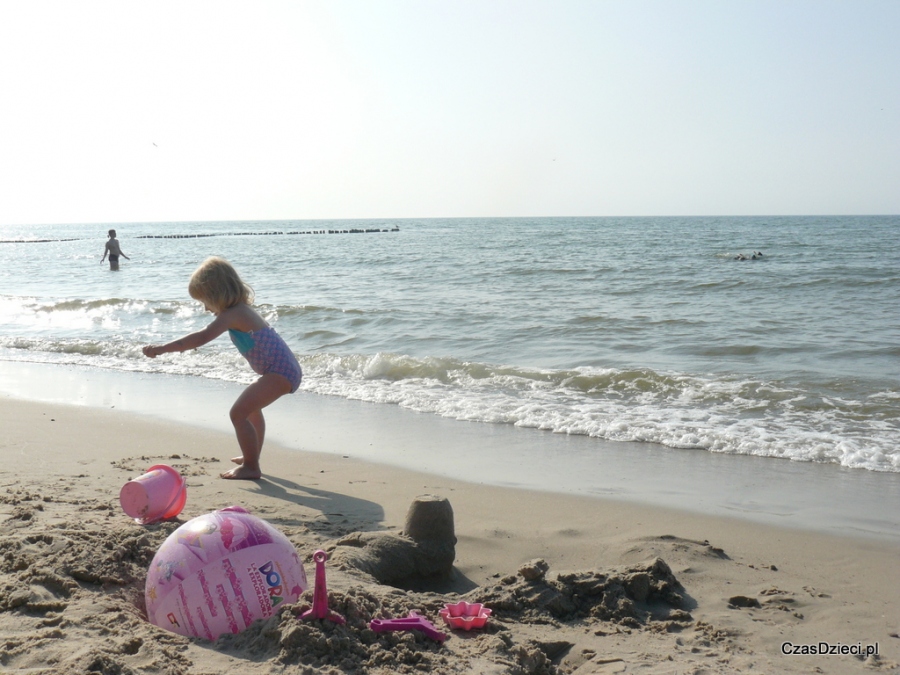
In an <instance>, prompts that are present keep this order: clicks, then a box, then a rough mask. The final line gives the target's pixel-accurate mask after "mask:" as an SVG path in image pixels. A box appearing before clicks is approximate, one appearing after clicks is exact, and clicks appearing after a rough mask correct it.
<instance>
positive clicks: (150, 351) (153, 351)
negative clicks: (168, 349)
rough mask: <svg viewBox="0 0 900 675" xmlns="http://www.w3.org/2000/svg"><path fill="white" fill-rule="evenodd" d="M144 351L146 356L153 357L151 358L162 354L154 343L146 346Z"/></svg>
mask: <svg viewBox="0 0 900 675" xmlns="http://www.w3.org/2000/svg"><path fill="white" fill-rule="evenodd" d="M143 352H144V356H146V357H148V358H151V359H155V358H156V357H157V356H159V355H160V354H161V352H160V351H159V349H158V348H157V347H154V346H153V345H147V346H146V347H144V349H143Z"/></svg>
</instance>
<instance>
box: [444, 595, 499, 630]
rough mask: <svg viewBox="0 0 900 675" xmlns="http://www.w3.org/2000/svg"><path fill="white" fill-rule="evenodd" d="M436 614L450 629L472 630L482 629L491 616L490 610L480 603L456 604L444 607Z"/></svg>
mask: <svg viewBox="0 0 900 675" xmlns="http://www.w3.org/2000/svg"><path fill="white" fill-rule="evenodd" d="M438 614H440V615H441V618H443V619H444V621H446V622H447V625H448V626H450V628H460V629H462V630H472V629H473V628H484V624H485V623H486V622H487V620H488V617H489V616H490V615H491V610H489V609H488V608H487V607H485V606H484V605H482V604H481V603H480V602H472V603H469V602H457V603H456V604H455V605H450V604H447V605H444V609H442V610H441V611H440V612H438Z"/></svg>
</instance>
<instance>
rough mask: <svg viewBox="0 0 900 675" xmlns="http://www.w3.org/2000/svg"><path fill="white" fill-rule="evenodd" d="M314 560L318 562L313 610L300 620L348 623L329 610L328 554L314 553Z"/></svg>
mask: <svg viewBox="0 0 900 675" xmlns="http://www.w3.org/2000/svg"><path fill="white" fill-rule="evenodd" d="M313 560H315V561H316V588H315V590H314V591H313V604H312V609H308V610H306V611H305V612H303V614H301V615H300V618H301V619H303V620H309V619H328V620H329V621H334V623H344V622H345V621H346V619H344V617H342V616H341V615H340V614H338V613H337V612H332V611H331V610H330V609H328V589H327V588H325V561H326V560H328V554H327V553H325V551H322V550H321V549H320V550H318V551H316V552H315V553H313Z"/></svg>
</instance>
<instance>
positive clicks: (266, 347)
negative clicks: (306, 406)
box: [228, 326, 303, 394]
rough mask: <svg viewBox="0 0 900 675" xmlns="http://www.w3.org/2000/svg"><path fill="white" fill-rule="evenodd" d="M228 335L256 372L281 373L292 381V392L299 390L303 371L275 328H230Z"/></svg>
mask: <svg viewBox="0 0 900 675" xmlns="http://www.w3.org/2000/svg"><path fill="white" fill-rule="evenodd" d="M228 335H229V336H230V337H231V341H232V342H233V343H234V346H235V347H237V349H238V351H239V352H240V353H241V354H242V355H243V357H244V358H245V359H247V362H248V363H249V364H250V367H251V368H253V370H254V371H255V372H257V373H259V374H260V375H267V374H269V373H275V374H276V375H281V376H282V377H284V378H285V379H287V381H288V382H290V383H291V393H292V394H293V393H294V392H295V391H297V387H299V386H300V380H301V378H302V377H303V371H302V370H300V364H299V363H297V357H296V356H294V353H293V352H292V351H291V348H290V347H288V346H287V343H286V342H285V341H284V340H283V339H282V338H281V336H280V335H279V334H278V333H276V332H275V329H274V328H272V327H271V326H266V327H265V328H260V329H259V330H254V331H251V332H249V333H244V332H243V331H239V330H234V329H233V328H229V329H228Z"/></svg>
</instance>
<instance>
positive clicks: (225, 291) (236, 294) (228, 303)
mask: <svg viewBox="0 0 900 675" xmlns="http://www.w3.org/2000/svg"><path fill="white" fill-rule="evenodd" d="M188 293H190V294H191V297H192V298H194V300H199V301H200V302H202V303H204V304H205V305H208V306H209V307H210V308H211V309H213V310H214V311H216V312H221V311H222V310H223V309H228V308H229V307H234V306H235V305H237V304H240V303H242V302H243V303H246V304H248V305H249V304H252V303H253V289H252V288H250V286H248V285H247V284H245V283H244V281H243V280H242V279H241V277H240V276H239V275H238V273H237V270H235V269H234V267H232V266H231V263H230V262H228V261H227V260H225V259H224V258H219V257H216V256H213V257H212V258H207V259H206V260H204V261H203V263H202V264H201V265H200V267H198V268H197V269H196V270H194V273H193V274H192V275H191V281H190V283H189V284H188Z"/></svg>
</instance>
